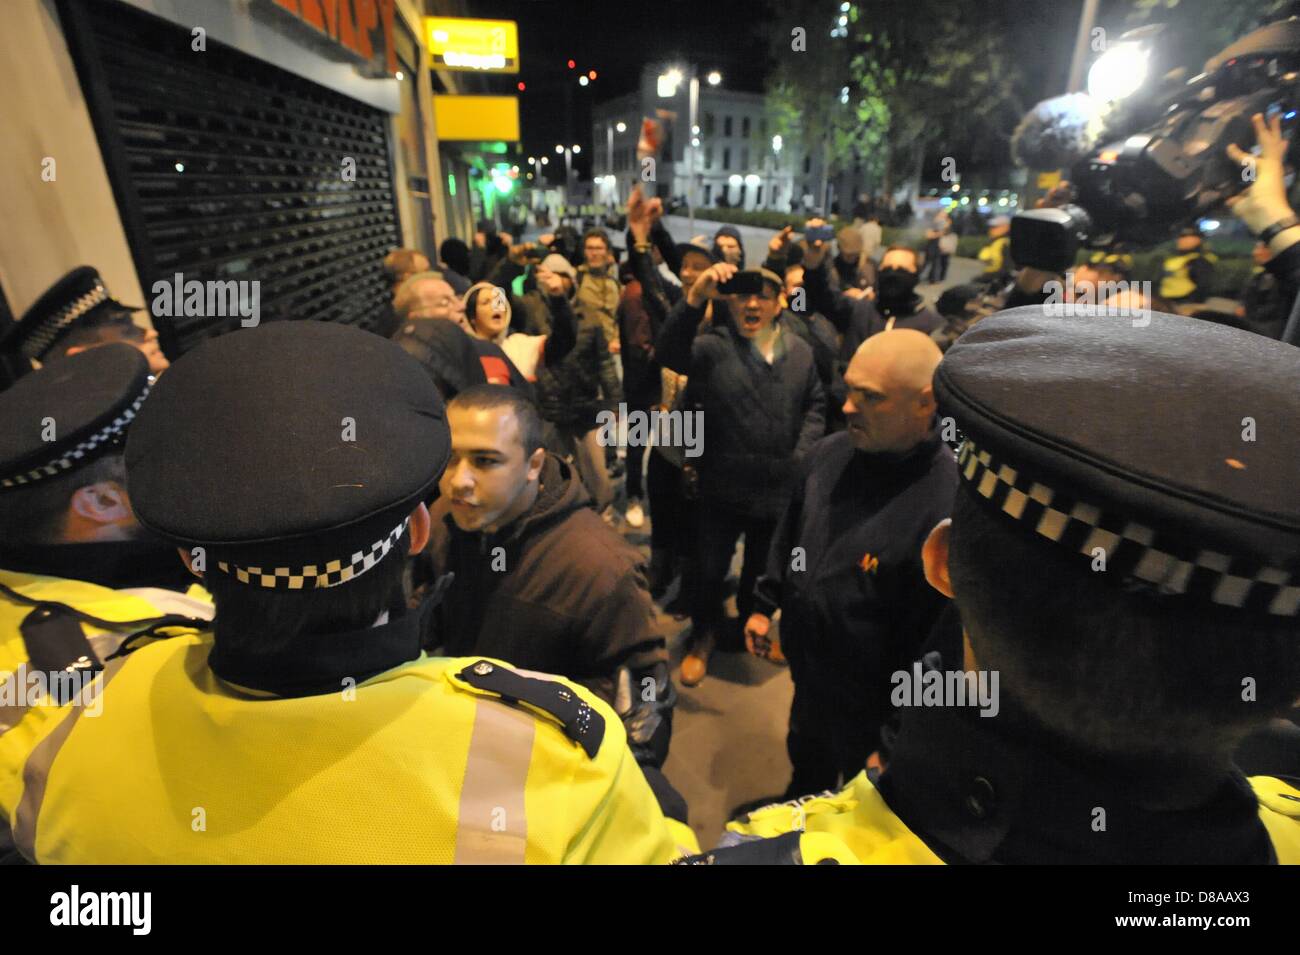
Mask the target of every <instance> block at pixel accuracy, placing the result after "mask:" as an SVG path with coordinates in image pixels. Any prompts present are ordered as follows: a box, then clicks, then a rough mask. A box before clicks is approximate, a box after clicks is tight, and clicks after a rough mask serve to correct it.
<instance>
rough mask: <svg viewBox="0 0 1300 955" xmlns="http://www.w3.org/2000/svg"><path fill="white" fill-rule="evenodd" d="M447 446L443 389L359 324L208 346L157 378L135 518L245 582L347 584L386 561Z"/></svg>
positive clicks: (137, 476) (262, 331) (304, 324)
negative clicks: (201, 551)
mask: <svg viewBox="0 0 1300 955" xmlns="http://www.w3.org/2000/svg"><path fill="white" fill-rule="evenodd" d="M450 451H451V437H450V432H449V431H448V428H447V421H446V411H445V408H444V406H443V402H442V399H441V398H440V397H439V395H438V390H437V388H436V387H435V386H434V384H433V382H432V381H431V380H430V378H429V376H428V375H427V374H426V373H425V371H424V369H423V367H422V366H421V365H420V363H419V362H417V361H416V360H415V359H413V358H411V357H410V356H409V355H407V354H406V353H405V352H404V351H402V349H401V348H400V347H399V346H398V345H396V344H394V343H393V342H391V341H388V340H387V339H384V338H380V337H379V336H377V335H373V334H371V333H370V332H366V331H362V330H361V329H358V328H354V327H350V326H344V325H336V324H330V323H323V322H313V321H295V322H279V323H274V324H269V325H263V326H261V327H258V328H254V329H247V330H240V331H237V332H233V333H231V334H227V335H224V336H221V337H219V338H215V339H210V340H208V341H206V342H204V343H203V344H201V345H200V346H199V347H197V348H195V349H194V350H192V351H190V352H189V353H187V354H186V355H185V356H184V357H182V358H181V359H180V360H179V361H178V362H176V364H175V365H173V366H172V368H171V369H170V370H169V371H168V372H167V373H166V374H164V375H163V376H162V377H161V378H160V379H159V381H158V384H157V386H156V387H155V389H154V394H153V395H152V396H151V398H150V401H149V403H148V404H147V405H146V407H145V409H144V411H143V412H142V414H141V415H140V416H139V419H138V420H137V422H136V426H135V427H134V428H133V429H132V434H131V437H130V440H129V441H128V443H127V448H126V465H127V476H128V480H129V487H130V491H131V500H132V504H133V506H134V508H135V513H136V517H137V518H138V519H139V521H140V523H141V524H142V525H144V526H145V527H146V528H148V529H150V530H152V531H154V532H155V533H156V534H158V535H160V536H162V537H164V538H167V539H169V540H173V541H176V542H177V543H179V544H182V545H184V546H186V547H194V546H201V547H203V548H204V549H205V551H206V565H207V570H208V572H210V573H211V572H214V571H215V572H221V573H225V574H227V575H229V576H230V577H232V578H234V579H236V580H238V581H239V582H241V583H245V584H249V585H252V586H260V587H267V588H272V589H276V590H303V589H313V588H318V587H332V586H336V585H338V584H343V583H347V582H348V581H349V580H352V579H354V578H356V577H358V576H360V575H361V574H363V573H365V572H366V571H367V570H369V569H370V568H371V567H373V566H374V565H375V564H376V563H378V561H379V560H381V559H383V558H384V557H386V556H387V555H388V554H389V553H390V552H391V551H392V550H394V545H395V544H396V542H397V540H398V539H399V538H400V536H401V534H402V531H403V530H404V529H405V527H406V522H407V518H408V516H409V514H410V512H411V510H412V509H413V508H414V507H415V506H416V505H417V504H418V503H419V502H420V501H421V500H423V499H424V498H425V497H426V496H427V495H428V494H429V492H430V490H431V489H432V487H433V486H434V484H435V483H436V482H437V480H438V477H439V475H440V474H441V473H442V470H443V468H444V467H445V466H446V462H447V458H448V457H449V455H450Z"/></svg>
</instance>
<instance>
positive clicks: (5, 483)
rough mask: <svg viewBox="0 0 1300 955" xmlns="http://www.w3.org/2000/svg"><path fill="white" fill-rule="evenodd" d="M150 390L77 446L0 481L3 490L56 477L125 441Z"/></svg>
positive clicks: (143, 392) (147, 389) (148, 385)
mask: <svg viewBox="0 0 1300 955" xmlns="http://www.w3.org/2000/svg"><path fill="white" fill-rule="evenodd" d="M150 383H152V379H150ZM150 387H151V384H146V385H145V386H144V390H143V391H141V392H140V394H139V395H138V396H137V397H136V399H135V400H134V401H133V402H131V405H130V407H128V408H126V410H124V411H123V412H122V413H121V414H120V415H118V416H117V417H116V418H114V419H113V420H112V421H111V422H110V423H109V424H107V425H105V426H104V427H103V428H101V429H100V430H99V431H96V432H95V433H94V434H92V435H91V436H90V437H88V438H86V440H84V441H82V442H80V443H79V444H77V446H76V447H74V448H72V449H71V450H69V451H67V452H66V453H64V454H61V455H60V456H59V457H57V458H55V459H54V460H53V461H49V462H47V463H45V464H42V465H40V466H39V467H35V468H32V469H30V470H28V471H24V472H22V473H21V474H11V475H9V476H8V477H4V478H0V488H13V487H24V486H26V485H29V484H35V483H37V482H39V481H44V480H46V479H47V478H52V477H56V476H58V475H60V474H62V473H63V472H64V471H68V470H71V469H72V468H74V467H77V466H79V465H81V464H83V463H84V462H85V460H86V459H87V458H88V457H90V456H92V455H93V454H94V453H95V452H97V451H101V450H104V449H106V448H108V447H111V446H113V445H116V444H119V443H121V441H122V439H123V438H124V437H126V432H127V427H128V426H129V425H130V424H131V422H132V420H134V419H135V414H136V412H137V411H139V410H140V406H141V405H142V404H144V399H145V398H146V397H148V395H149V388H150Z"/></svg>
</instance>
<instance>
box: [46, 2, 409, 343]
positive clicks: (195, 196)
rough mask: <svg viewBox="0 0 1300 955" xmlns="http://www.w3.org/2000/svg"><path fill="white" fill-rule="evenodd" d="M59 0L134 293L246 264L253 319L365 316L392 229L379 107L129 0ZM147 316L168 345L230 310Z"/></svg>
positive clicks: (233, 271) (234, 274)
mask: <svg viewBox="0 0 1300 955" xmlns="http://www.w3.org/2000/svg"><path fill="white" fill-rule="evenodd" d="M60 9H61V12H62V13H63V16H64V23H65V24H66V25H67V32H68V40H69V45H70V46H71V48H72V50H73V54H74V58H75V60H76V62H77V68H78V72H79V75H80V77H81V83H82V87H83V89H84V90H85V93H86V100H87V102H88V103H89V104H90V109H91V115H92V117H93V119H94V122H95V127H96V132H97V134H98V137H99V141H100V144H101V148H102V150H103V152H104V159H105V162H106V164H107V166H108V169H109V175H110V178H111V179H112V182H113V189H114V192H115V194H116V197H117V201H118V207H119V210H120V211H121V213H122V219H123V222H124V224H125V226H126V231H127V237H128V240H129V242H130V244H131V249H132V253H133V255H134V257H135V260H136V268H137V270H138V271H139V273H140V281H141V286H142V288H144V290H145V293H146V295H149V292H150V289H152V287H153V285H154V283H155V282H156V281H157V280H160V279H161V280H166V281H168V282H172V281H173V280H174V277H175V275H176V274H177V273H180V274H182V275H183V276H184V279H185V280H186V281H189V280H191V279H197V280H199V281H203V282H206V281H210V280H211V281H230V280H235V281H250V280H258V281H260V283H261V284H260V312H261V314H260V318H261V321H263V322H266V321H277V320H284V319H317V320H322V321H333V322H345V323H349V324H356V325H362V326H364V327H373V326H375V325H376V324H378V322H379V321H380V319H381V315H382V313H383V310H384V309H385V308H386V306H387V304H388V300H389V289H388V286H387V282H386V280H385V277H384V273H383V267H382V260H383V257H384V255H385V253H387V252H388V250H389V249H391V248H393V247H394V246H397V245H400V244H401V243H400V241H399V237H400V229H399V225H398V220H397V210H396V204H395V202H394V197H393V174H392V164H391V156H390V152H389V149H390V145H389V138H388V130H389V117H388V115H387V114H386V113H384V112H382V111H380V110H376V109H373V108H371V107H369V106H366V105H364V104H362V103H358V102H356V101H354V100H351V99H349V98H347V97H345V96H342V95H341V94H338V93H335V92H333V91H332V90H328V89H325V88H323V87H320V86H317V85H315V84H313V83H310V82H308V81H306V80H303V79H301V78H299V77H297V76H294V75H292V74H290V73H287V72H285V71H284V70H280V69H277V68H276V67H274V66H271V65H269V64H267V63H264V62H262V61H260V60H257V59H254V58H252V57H249V56H246V55H244V54H242V53H239V52H238V51H235V50H232V49H230V48H228V47H225V46H222V45H221V44H220V43H216V42H214V41H212V40H211V39H209V40H208V42H207V50H206V51H205V52H194V51H192V50H191V46H190V44H191V36H190V33H189V31H188V30H184V29H182V28H180V27H177V26H175V25H174V24H171V23H168V22H166V21H163V20H160V19H157V18H155V17H152V16H149V15H147V14H143V13H141V12H139V11H138V10H135V9H134V8H131V7H127V6H124V5H121V4H118V3H114V2H105V0H98V2H94V3H83V2H82V0H66V2H65V3H63V4H62V5H61V8H60ZM346 158H351V159H353V160H355V164H356V178H355V181H344V178H343V168H344V160H345V159H346ZM150 297H151V298H152V296H150ZM154 321H155V324H156V325H157V327H158V332H159V336H160V338H161V341H162V345H163V348H164V350H165V351H166V352H167V353H168V354H169V355H170V356H171V357H173V358H175V357H176V356H177V355H178V354H180V353H181V352H184V351H185V350H186V349H188V348H190V347H192V346H193V345H194V344H195V343H197V342H198V341H200V340H202V339H203V338H206V337H209V336H212V335H218V334H221V333H222V332H225V331H229V330H231V329H233V328H238V327H239V322H240V319H239V316H237V315H235V316H227V317H217V316H212V315H207V316H181V317H172V318H166V317H155V319H154Z"/></svg>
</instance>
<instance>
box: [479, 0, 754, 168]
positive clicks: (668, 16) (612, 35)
mask: <svg viewBox="0 0 1300 955" xmlns="http://www.w3.org/2000/svg"><path fill="white" fill-rule="evenodd" d="M467 6H468V8H469V9H468V11H467V15H469V16H475V17H483V18H487V19H500V20H515V21H517V22H518V24H519V44H520V51H519V60H520V72H519V74H518V75H517V76H514V75H501V76H492V77H486V76H485V77H481V78H478V79H479V80H480V81H481V82H482V83H483V84H484V89H483V92H498V93H515V92H517V90H516V88H515V84H516V83H517V82H519V81H521V80H522V81H523V82H524V83H526V84H527V89H526V90H525V91H524V92H523V93H521V94H519V95H520V116H521V119H522V123H523V137H524V138H523V143H522V149H523V152H524V154H525V155H530V154H531V155H539V154H541V153H542V152H547V153H551V152H552V151H553V150H554V148H555V144H556V143H557V142H561V141H568V140H571V141H573V142H577V143H580V144H581V145H582V147H583V152H582V155H580V156H578V157H576V158H577V162H576V163H575V166H576V168H577V170H578V173H579V175H581V176H584V177H585V176H587V175H589V174H590V168H589V166H588V160H589V157H590V155H591V149H590V146H591V143H590V142H589V139H590V136H591V104H592V103H595V102H603V101H604V100H607V99H612V98H613V97H615V96H619V95H621V94H624V93H628V92H630V91H631V90H633V89H634V88H635V86H636V83H637V78H638V77H639V75H640V72H641V67H642V65H643V64H644V63H646V62H647V61H657V62H663V63H665V64H667V63H669V62H672V63H691V62H693V63H695V64H696V65H697V66H699V68H700V71H701V74H704V73H707V72H708V71H709V70H714V69H716V70H720V71H721V72H722V74H723V76H724V77H725V84H724V85H725V86H727V87H728V88H729V89H739V90H747V91H751V92H762V91H763V81H764V77H765V75H766V73H767V67H768V64H767V49H768V44H769V36H768V34H769V33H770V30H771V23H770V21H769V20H768V18H767V17H766V16H765V15H763V11H764V10H765V7H764V4H763V2H762V0H693V2H683V0H666V2H665V0H655V2H653V3H646V2H641V3H635V2H633V3H629V2H627V0H611V2H608V3H601V4H596V3H590V4H588V3H569V2H556V0H480V2H471V3H469V4H468V5H467ZM584 10H589V11H592V12H590V13H583V12H581V11H584ZM596 11H600V12H599V13H597V12H596ZM570 57H571V58H572V59H574V60H575V61H576V64H577V69H574V70H570V69H569V68H568V66H567V64H566V61H567V60H568V59H569V58H570ZM588 70H595V71H596V73H597V76H596V81H595V82H594V83H591V84H590V85H588V86H586V87H582V86H579V85H578V74H579V73H580V72H581V73H585V72H587V71H588ZM566 89H568V90H570V91H571V93H572V97H571V100H570V103H569V104H568V107H567V108H566V103H565V91H566ZM566 113H567V114H568V115H567V116H566ZM566 126H568V127H569V128H568V129H567V130H566ZM552 158H554V157H552Z"/></svg>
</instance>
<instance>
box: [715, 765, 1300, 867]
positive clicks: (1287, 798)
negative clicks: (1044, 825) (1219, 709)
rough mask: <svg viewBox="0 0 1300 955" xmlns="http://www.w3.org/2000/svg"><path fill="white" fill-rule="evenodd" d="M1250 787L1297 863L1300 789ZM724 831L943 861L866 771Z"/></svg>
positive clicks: (1280, 852)
mask: <svg viewBox="0 0 1300 955" xmlns="http://www.w3.org/2000/svg"><path fill="white" fill-rule="evenodd" d="M1250 785H1251V788H1252V789H1254V791H1255V796H1256V798H1257V799H1258V800H1259V818H1260V821H1261V822H1263V824H1264V828H1265V829H1266V830H1267V831H1268V835H1269V838H1270V839H1271V840H1272V843H1273V849H1274V851H1275V852H1276V853H1277V859H1278V862H1279V863H1282V864H1284V865H1296V864H1300V789H1296V788H1295V787H1294V786H1291V785H1289V784H1287V783H1285V782H1283V781H1282V780H1280V779H1274V778H1272V777H1269V776H1253V777H1251V779H1250ZM727 829H728V830H729V831H730V832H733V833H736V834H738V835H742V836H759V837H762V838H773V837H777V836H781V835H782V834H784V833H788V832H795V831H798V830H801V829H802V830H803V832H804V833H805V835H804V836H803V837H802V839H801V842H802V843H804V845H803V847H802V856H803V859H804V861H806V862H812V863H816V862H817V861H819V859H823V858H837V859H838V861H841V862H843V861H845V860H844V853H845V851H847V852H849V853H851V855H852V857H853V858H854V859H856V860H857V861H859V862H862V863H864V864H868V865H874V864H881V865H943V860H942V859H940V858H939V857H938V856H937V855H935V853H934V852H932V851H931V850H930V848H929V847H928V846H927V845H926V844H925V843H924V842H922V841H921V838H920V837H919V836H917V835H916V833H914V832H912V830H910V829H909V828H907V825H906V824H905V823H904V822H903V821H902V820H901V819H899V818H898V816H896V815H895V814H894V811H893V810H892V809H890V808H889V806H888V804H886V802H885V800H884V798H883V797H882V796H881V795H880V791H879V790H877V789H876V787H875V786H873V785H872V784H871V781H870V780H869V779H868V778H867V774H866V773H865V772H862V773H859V774H858V775H857V776H855V777H854V778H853V779H852V780H851V781H850V782H849V784H848V785H847V786H845V787H844V788H843V789H842V790H840V791H839V792H837V793H824V794H821V795H818V796H810V797H805V798H804V799H802V800H794V801H792V802H788V803H777V804H775V805H772V806H764V807H763V808H762V809H758V810H755V811H754V812H751V813H749V814H748V816H747V818H746V821H745V822H743V823H742V822H730V823H728V824H727ZM809 834H816V835H817V836H818V837H819V839H820V840H821V841H820V842H812V841H810V840H809V839H808V835H809ZM831 839H834V840H837V841H830V840H831Z"/></svg>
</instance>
